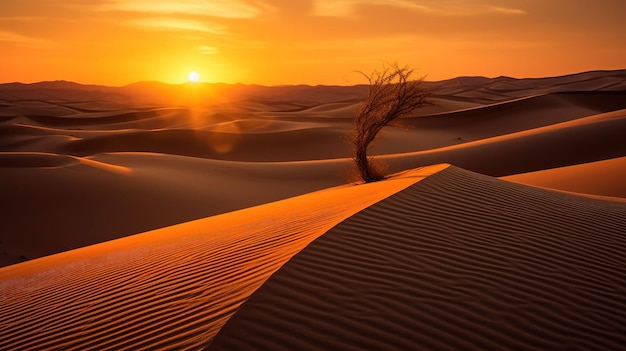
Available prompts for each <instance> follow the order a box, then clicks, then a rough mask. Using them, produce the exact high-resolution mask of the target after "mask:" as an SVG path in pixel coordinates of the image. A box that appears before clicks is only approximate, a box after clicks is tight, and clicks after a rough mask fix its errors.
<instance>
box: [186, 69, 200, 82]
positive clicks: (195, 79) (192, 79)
mask: <svg viewBox="0 0 626 351" xmlns="http://www.w3.org/2000/svg"><path fill="white" fill-rule="evenodd" d="M187 80H189V81H190V82H194V83H196V82H199V81H200V75H199V74H198V72H189V74H188V75H187Z"/></svg>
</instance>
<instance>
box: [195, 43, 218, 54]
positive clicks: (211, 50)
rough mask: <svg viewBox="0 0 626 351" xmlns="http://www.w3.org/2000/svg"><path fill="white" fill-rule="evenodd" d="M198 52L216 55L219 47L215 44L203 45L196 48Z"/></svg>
mask: <svg viewBox="0 0 626 351" xmlns="http://www.w3.org/2000/svg"><path fill="white" fill-rule="evenodd" d="M196 49H197V50H198V52H199V53H200V54H202V55H215V54H217V52H218V49H217V48H216V47H214V46H208V45H201V46H198V47H197V48H196Z"/></svg>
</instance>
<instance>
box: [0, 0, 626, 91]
mask: <svg viewBox="0 0 626 351" xmlns="http://www.w3.org/2000/svg"><path fill="white" fill-rule="evenodd" d="M625 13H626V1H624V0H474V1H458V0H424V1H420V0H64V1H52V0H2V1H1V2H0V62H1V65H0V82H12V81H20V82H35V81H42V80H61V79H62V80H71V81H76V82H80V83H92V84H105V85H116V86H119V85H125V84H129V83H132V82H136V81H144V80H159V81H163V82H167V83H182V82H184V81H185V80H186V79H187V74H188V73H189V72H190V71H197V72H198V73H199V74H200V76H201V79H202V80H203V81H207V82H227V83H237V82H241V83H257V84H265V85H275V84H340V85H352V84H357V83H363V78H362V77H360V76H359V75H357V74H354V73H353V71H355V70H362V71H365V72H369V71H371V70H372V69H374V68H377V67H380V66H381V64H382V63H384V62H394V61H397V62H398V63H400V64H402V65H404V64H408V65H410V66H411V67H413V68H415V69H417V71H418V73H420V74H425V75H427V79H428V80H440V79H445V78H451V77H455V76H459V75H484V76H490V77H493V76H499V75H508V76H513V77H520V78H521V77H539V76H554V75H561V74H567V73H574V72H580V71H586V70H595V69H618V68H626V41H625V40H626V39H624V38H626V25H624V18H623V16H624V14H625Z"/></svg>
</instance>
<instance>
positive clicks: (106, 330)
mask: <svg viewBox="0 0 626 351" xmlns="http://www.w3.org/2000/svg"><path fill="white" fill-rule="evenodd" d="M446 167H448V166H447V165H438V166H430V167H425V168H422V169H416V170H412V171H407V172H405V173H403V174H400V175H398V176H396V177H394V178H393V179H390V180H386V181H383V182H378V183H373V184H365V185H359V186H354V185H347V186H343V187H339V188H333V189H328V190H324V191H319V192H315V193H310V194H306V195H303V196H299V197H295V198H291V199H287V200H284V201H279V202H274V203H270V204H266V205H263V206H258V207H253V208H249V209H245V210H241V211H236V212H231V213H227V214H223V215H219V216H215V217H210V218H206V219H202V220H198V221H194V222H189V223H185V224H181V225H178V226H173V227H167V228H163V229H159V230H156V231H152V232H147V233H143V234H139V235H134V236H130V237H126V238H123V239H119V240H115V241H110V242H106V243H102V244H98V245H93V246H89V247H85V248H81V249H77V250H72V251H68V252H64V253H61V254H57V255H52V256H48V257H44V258H41V259H37V260H33V261H30V262H25V263H21V264H16V265H12V266H9V267H4V268H1V269H0V330H2V333H0V349H2V350H32V349H46V350H59V349H63V350H123V349H124V350H163V349H173V350H183V349H201V348H202V347H203V346H204V345H206V343H207V342H209V341H210V340H211V338H212V337H213V336H214V335H215V333H217V331H218V330H219V328H220V327H221V326H222V325H223V324H224V322H225V321H226V320H227V319H228V318H229V317H230V316H231V315H232V313H234V311H235V310H236V309H237V308H238V307H239V305H240V304H241V303H242V302H243V301H245V300H246V299H247V298H248V296H249V295H250V294H251V293H252V292H253V291H254V290H255V289H256V288H258V287H259V286H260V285H261V284H262V283H263V282H264V281H265V280H266V279H267V278H268V277H269V276H270V275H271V274H272V273H273V272H274V271H276V270H277V269H279V268H280V266H282V265H283V264H284V263H285V262H286V261H287V260H289V259H290V257H292V256H293V255H294V254H295V253H297V252H298V251H300V250H301V249H302V248H303V247H305V246H306V245H307V244H308V243H310V242H311V241H312V240H314V239H315V238H317V237H318V236H320V235H322V234H324V233H325V232H326V231H327V230H328V229H330V228H331V227H333V226H334V225H336V224H337V223H339V222H340V221H342V220H344V219H345V218H347V217H349V216H351V215H353V214H354V213H356V212H358V211H360V210H362V209H363V208H366V207H368V206H370V205H372V204H373V203H376V202H378V201H380V200H382V199H384V198H385V197H388V196H390V195H392V194H394V193H396V192H398V191H401V190H402V189H404V188H406V187H407V186H410V185H411V184H414V183H415V182H418V181H420V180H421V179H423V178H424V177H426V176H429V175H431V174H433V173H436V172H438V171H441V170H443V169H445V168H446Z"/></svg>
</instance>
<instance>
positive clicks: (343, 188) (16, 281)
mask: <svg viewBox="0 0 626 351" xmlns="http://www.w3.org/2000/svg"><path fill="white" fill-rule="evenodd" d="M424 84H425V86H426V87H428V88H432V89H434V91H435V95H434V96H433V100H434V102H435V103H436V105H435V106H433V107H429V108H425V109H422V110H419V111H417V112H416V113H415V114H414V115H412V116H409V117H407V118H404V119H402V120H401V121H398V124H397V125H396V126H390V127H388V128H386V129H385V130H383V133H382V135H381V136H380V138H379V140H378V141H377V142H376V144H375V145H374V146H373V148H372V150H371V154H373V155H378V156H379V157H378V159H379V160H381V162H384V163H385V164H386V165H387V166H388V172H389V173H395V172H400V174H399V175H397V176H396V177H394V178H393V179H390V180H387V181H385V182H382V183H378V184H373V185H359V186H355V183H353V181H354V180H355V174H354V170H353V168H352V161H351V159H350V157H351V145H350V143H349V139H350V132H351V130H352V118H353V116H354V112H355V110H356V109H357V108H358V106H359V103H360V101H361V99H362V98H363V97H364V95H365V94H366V92H367V87H366V86H353V87H337V86H315V87H313V86H281V87H263V86H254V85H250V86H246V85H224V84H184V85H178V86H175V85H166V84H162V83H156V82H142V83H136V84H131V85H129V86H125V87H102V86H89V85H80V84H76V83H71V82H63V81H58V82H43V83H36V84H20V83H11V84H0V194H2V208H1V211H0V212H1V214H0V267H2V266H4V267H3V268H0V331H1V332H0V349H10V350H20V349H24V350H31V349H77V350H90V349H93V350H106V349H111V350H123V349H128V350H137V349H175V350H177V349H192V350H201V349H204V348H205V347H207V345H209V343H210V341H211V340H212V339H213V337H214V336H215V335H218V336H217V338H216V339H215V342H214V343H212V344H211V346H212V347H215V348H239V347H244V346H255V345H256V346H258V347H260V348H264V349H280V348H281V347H282V348H285V349H294V348H295V349H300V348H304V349H307V348H314V347H315V346H316V345H317V346H320V347H321V346H323V345H325V346H328V347H327V348H330V349H345V348H347V347H348V346H347V345H350V347H353V348H354V347H357V348H373V349H393V348H399V349H407V348H408V349H416V348H427V349H445V348H448V349H455V348H456V349H466V348H474V349H503V348H504V349H506V348H508V349H532V348H537V349H576V348H578V347H580V348H583V349H584V348H587V349H616V346H619V345H620V343H621V345H623V344H624V340H623V335H624V334H625V333H624V329H623V328H622V329H620V325H624V324H626V318H625V317H624V315H623V312H622V311H624V310H626V308H625V307H626V306H625V301H624V296H626V294H625V293H624V290H623V288H620V285H619V284H618V283H617V282H619V281H620V280H623V279H621V278H622V277H623V276H624V275H625V274H624V273H625V272H624V264H623V259H622V258H621V257H620V256H619V255H620V254H621V253H623V252H625V251H626V250H625V249H626V247H625V244H624V235H625V232H624V228H626V225H625V224H624V218H626V212H625V210H624V204H626V193H625V192H624V191H625V190H624V189H626V177H623V174H624V171H625V170H626V169H625V167H626V163H625V161H624V160H625V157H626V138H624V135H626V70H616V71H594V72H585V73H580V74H575V75H568V76H562V77H549V78H541V79H513V78H509V77H498V78H484V77H459V78H455V79H451V80H447V81H442V82H426V83H424ZM438 164H439V165H442V164H443V165H444V166H429V165H438ZM446 164H452V165H453V166H452V167H450V168H446V167H447V166H445V165H446ZM422 166H427V167H425V168H420V167H422ZM444 168H445V169H444ZM406 170H411V171H409V172H408V173H402V172H404V171H406ZM424 177H426V179H424V180H421V179H422V178H424ZM498 177H499V178H500V179H498ZM418 180H420V181H419V182H417V181H418ZM416 182H417V183H416ZM550 189H552V190H550ZM394 194H395V195H394ZM383 199H385V200H383ZM381 200H382V202H379V201H381ZM277 201H278V202H277ZM340 233H341V234H340ZM134 234H136V235H134ZM338 238H345V239H346V240H348V241H349V242H350V243H353V245H350V244H348V243H346V242H345V241H341V240H339V239H338ZM348 238H349V239H348ZM309 244H310V245H309ZM294 255H295V256H294ZM309 255H310V256H309ZM318 255H321V256H318ZM292 256H293V259H291V258H292ZM301 257H303V258H301ZM320 257H321V258H320ZM322 258H323V259H322ZM281 267H282V268H281ZM292 267H293V268H292ZM301 271H302V274H300V272H301ZM274 272H276V274H275V275H274V276H272V273H274ZM268 278H269V280H267V279H268ZM266 280H267V281H266ZM264 282H265V283H264ZM318 282H319V283H323V284H322V285H320V286H317V283H318ZM322 287H326V289H325V290H324V289H322ZM257 289H259V290H258V291H257V293H255V291H256V290H257ZM319 289H322V290H323V291H320V290H319ZM620 289H621V290H620ZM265 291H270V292H272V293H267V292H265ZM274 293H275V294H274ZM268 294H269V296H268ZM250 296H251V298H250V300H249V302H250V304H248V303H244V301H246V300H247V298H248V297H250ZM330 301H332V303H331V302H330ZM242 303H244V304H243V305H242ZM240 305H241V308H240ZM401 305H402V306H404V305H407V306H412V307H410V308H406V311H405V310H404V308H402V307H401ZM333 306H335V307H333ZM559 310H562V312H559ZM263 311H267V313H265V312H263ZM296 311H297V312H296ZM235 312H237V313H235ZM239 312H240V313H239ZM270 315H271V316H275V317H272V318H269V317H268V316H270ZM230 316H234V317H233V319H232V320H231V322H229V323H228V324H226V327H225V328H224V329H223V330H222V332H223V333H218V332H219V331H220V329H221V327H222V326H223V325H224V323H226V322H227V320H228V319H229V318H230ZM415 316H419V318H416V317H415ZM261 319H263V321H261ZM340 322H341V323H344V322H345V324H341V325H337V323H340ZM260 323H261V324H260ZM248 328H252V329H254V331H250V330H249V329H248ZM330 329H332V330H335V331H332V330H330ZM329 330H330V331H329ZM339 331H342V333H343V334H341V335H337V334H336V333H339ZM261 332H262V333H267V337H264V336H263V335H260V334H259V333H261ZM241 333H246V335H248V334H247V333H250V334H249V335H255V336H254V337H249V338H242V337H241V335H242V334H241ZM255 333H256V334H255ZM279 334H280V335H279ZM264 335H265V334H264ZM568 335H569V336H568ZM620 335H621V336H620ZM374 339H375V340H374ZM322 341H323V342H324V343H321V342H322ZM246 343H247V344H246ZM280 345H282V346H280ZM416 345H419V347H417V346H416ZM279 346H280V347H279ZM617 348H619V347H617Z"/></svg>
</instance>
